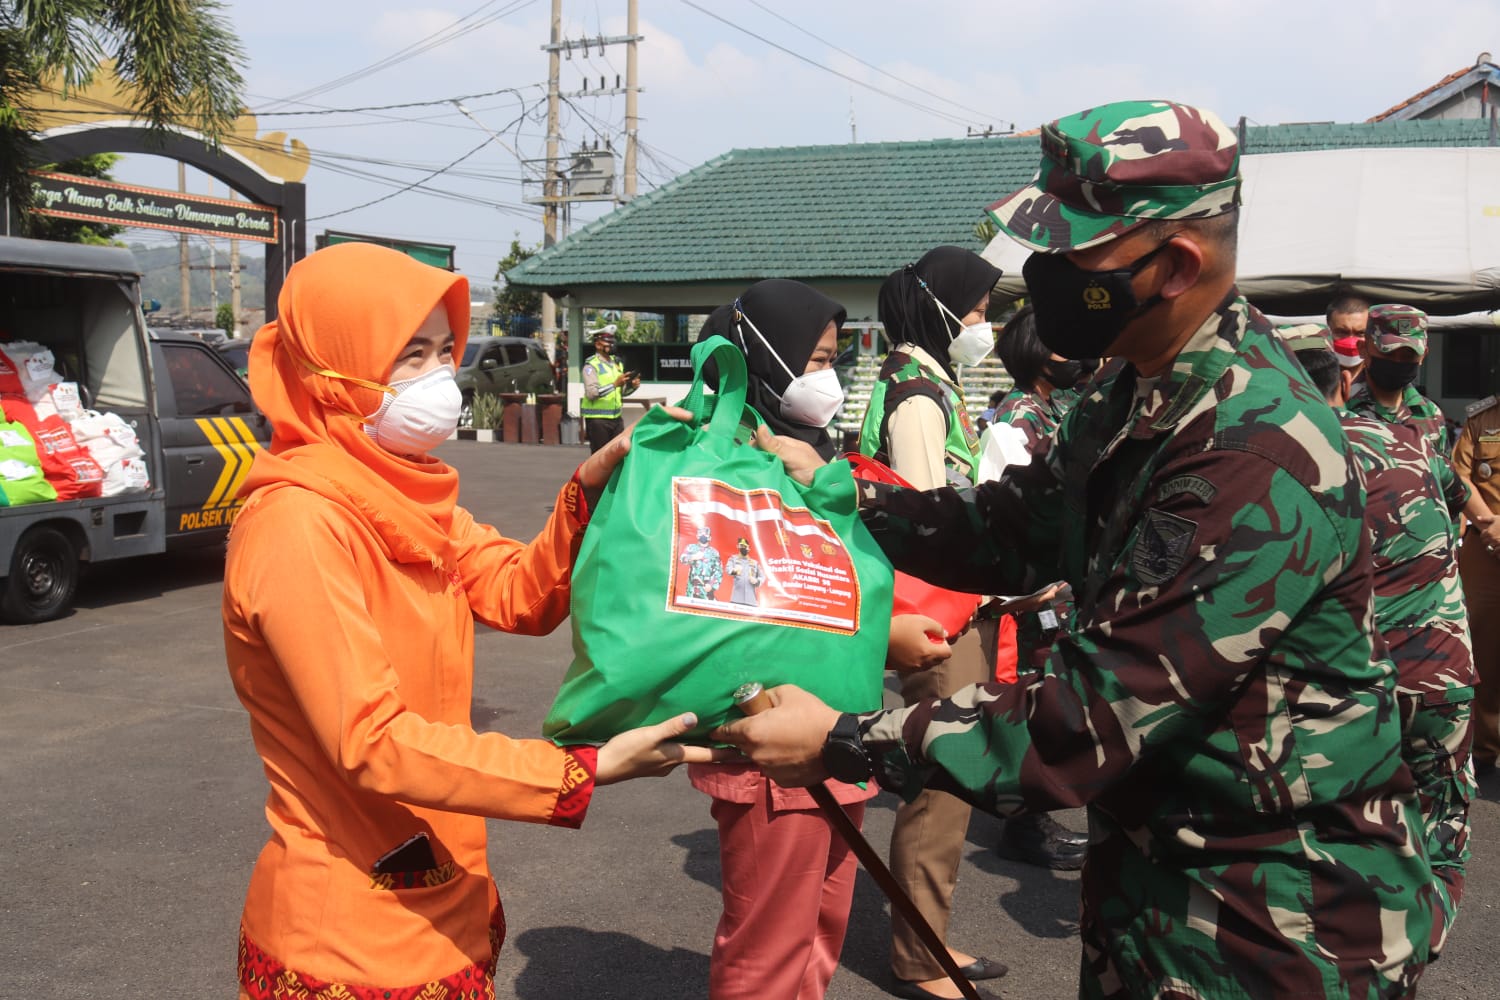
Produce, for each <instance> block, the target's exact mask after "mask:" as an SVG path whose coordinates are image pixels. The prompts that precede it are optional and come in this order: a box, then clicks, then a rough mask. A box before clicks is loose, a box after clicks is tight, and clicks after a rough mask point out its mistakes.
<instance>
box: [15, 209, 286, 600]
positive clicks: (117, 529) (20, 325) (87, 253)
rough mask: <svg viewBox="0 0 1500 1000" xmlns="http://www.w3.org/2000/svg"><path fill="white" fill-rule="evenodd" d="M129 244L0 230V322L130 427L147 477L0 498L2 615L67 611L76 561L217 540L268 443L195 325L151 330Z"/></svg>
mask: <svg viewBox="0 0 1500 1000" xmlns="http://www.w3.org/2000/svg"><path fill="white" fill-rule="evenodd" d="M140 274H141V269H140V267H139V265H138V264H137V263H136V260H135V258H134V257H133V256H132V255H131V253H130V251H129V250H126V249H123V248H120V247H99V246H80V245H76V244H72V243H52V242H46V241H40V240H27V239H14V238H8V237H0V329H3V330H5V331H6V332H8V333H10V334H11V335H12V336H13V338H14V339H16V340H31V341H37V342H39V343H41V344H42V345H44V346H45V347H47V348H49V349H50V350H51V351H52V353H53V355H54V356H55V358H56V361H57V364H58V370H59V373H63V372H66V374H67V376H68V380H69V381H73V382H76V384H77V386H78V393H79V397H80V399H81V401H82V402H83V403H84V404H85V405H87V406H89V407H91V408H93V409H95V410H99V411H101V412H107V413H113V414H115V415H117V416H118V417H120V418H121V420H123V421H124V422H125V424H127V425H129V427H130V428H131V429H132V430H133V431H134V432H135V434H136V436H137V438H138V443H139V446H140V448H141V450H142V451H143V452H144V453H145V454H144V462H145V466H146V470H147V473H148V478H149V485H148V486H146V487H144V488H137V489H126V490H124V491H122V492H119V493H116V494H114V495H110V496H103V495H99V496H85V497H79V498H75V499H66V500H51V501H43V502H38V503H28V504H21V505H16V506H6V507H0V573H3V574H4V578H3V579H0V617H4V618H5V619H7V620H9V621H12V622H21V623H31V622H40V621H47V620H48V619H52V618H57V617H58V616H60V615H63V614H66V613H67V611H68V609H69V608H70V607H71V606H72V603H73V598H74V595H75V592H76V590H77V586H78V579H79V573H80V568H81V565H82V564H92V563H101V562H105V561H107V560H112V559H124V558H132V557H135V556H144V555H152V554H155V553H160V552H164V551H166V550H168V549H176V548H179V547H188V546H211V545H219V546H222V545H223V544H224V538H225V536H226V535H227V534H228V532H229V526H230V525H231V524H232V523H233V522H234V519H235V517H236V516H237V515H238V514H239V512H240V506H241V503H242V500H241V499H240V497H239V487H240V485H241V484H242V483H243V482H244V481H245V478H246V476H248V475H249V472H250V465H251V462H252V461H253V459H254V457H255V453H256V452H258V451H260V450H261V449H263V448H264V447H265V446H266V445H267V444H268V443H269V442H270V440H271V427H270V424H269V422H267V420H266V418H265V417H264V416H263V415H262V414H260V413H258V412H257V411H256V409H255V405H254V403H253V401H252V400H251V398H250V390H249V388H248V387H247V386H246V385H245V383H244V381H243V380H242V379H240V378H239V377H238V376H237V375H236V374H235V373H234V371H233V369H232V368H230V366H229V364H228V363H227V362H226V361H225V360H224V358H223V357H222V356H221V355H220V354H219V352H217V351H215V350H214V349H213V348H212V347H210V346H209V345H208V343H206V342H205V341H204V340H203V338H201V337H198V336H196V335H195V334H193V333H192V332H184V331H175V330H153V331H148V330H147V329H146V327H145V323H144V320H143V317H142V314H141V310H140Z"/></svg>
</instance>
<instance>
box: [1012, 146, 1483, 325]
mask: <svg viewBox="0 0 1500 1000" xmlns="http://www.w3.org/2000/svg"><path fill="white" fill-rule="evenodd" d="M1241 169H1242V171H1243V172H1244V177H1245V182H1244V189H1243V201H1244V208H1243V209H1242V213H1241V217H1240V250H1239V286H1240V290H1241V291H1242V292H1244V294H1245V295H1246V297H1248V298H1249V299H1250V300H1251V301H1253V302H1255V303H1256V304H1257V305H1258V306H1260V307H1261V308H1262V309H1264V310H1266V311H1267V312H1277V313H1283V314H1293V315H1296V314H1319V315H1321V314H1322V312H1323V309H1324V307H1325V305H1326V304H1327V302H1328V300H1329V299H1330V298H1332V297H1333V295H1334V293H1335V292H1336V291H1338V290H1340V289H1344V290H1348V291H1352V292H1355V293H1358V294H1361V295H1364V296H1366V297H1368V298H1370V299H1372V300H1374V301H1378V302H1391V301H1395V302H1405V303H1409V304H1411V305H1415V306H1418V307H1420V308H1422V309H1425V310H1427V311H1428V312H1431V313H1444V314H1454V313H1464V312H1471V311H1476V310H1491V309H1497V308H1500V148H1495V147H1466V148H1455V147H1446V148H1422V149H1335V150H1321V151H1314V152H1303V153H1267V154H1261V155H1249V156H1246V157H1244V158H1243V160H1242V161H1241ZM1027 253H1028V252H1027V251H1026V250H1025V249H1024V248H1022V247H1021V246H1020V245H1019V244H1017V243H1015V242H1014V241H1013V240H1011V239H1010V238H1009V237H1007V236H1006V235H1005V234H1003V233H1002V234H1000V235H999V236H996V237H995V238H994V239H993V240H991V241H990V244H989V246H987V247H986V248H985V250H984V254H983V256H984V257H985V259H987V260H989V261H990V262H991V263H993V264H995V265H996V266H997V267H999V268H1001V269H1002V270H1003V271H1004V272H1005V276H1004V277H1003V278H1002V279H1001V281H1000V285H999V290H1000V291H1001V292H1009V293H1010V294H1011V295H1022V294H1024V292H1025V286H1024V284H1023V283H1022V280H1021V265H1022V264H1023V263H1025V260H1026V257H1027Z"/></svg>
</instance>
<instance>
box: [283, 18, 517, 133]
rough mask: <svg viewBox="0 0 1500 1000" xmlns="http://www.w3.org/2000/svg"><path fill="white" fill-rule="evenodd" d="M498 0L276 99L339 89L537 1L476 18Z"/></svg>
mask: <svg viewBox="0 0 1500 1000" xmlns="http://www.w3.org/2000/svg"><path fill="white" fill-rule="evenodd" d="M498 2H499V0H486V2H485V3H482V4H480V5H479V6H478V7H476V8H475V9H474V10H472V11H470V12H469V13H467V14H465V15H464V16H463V17H461V18H459V19H458V20H457V21H455V22H453V23H452V24H450V25H447V26H445V27H443V28H439V29H438V30H437V31H434V32H433V33H432V34H430V35H426V36H424V37H423V38H419V39H417V40H416V41H415V42H412V43H411V44H410V45H408V46H406V47H405V48H403V49H399V50H397V51H396V52H393V53H391V54H390V55H388V56H385V57H383V58H381V59H377V60H376V61H375V62H373V63H370V64H369V65H368V66H363V67H361V68H359V69H356V70H352V71H350V72H348V73H345V74H344V75H343V76H341V77H336V78H335V79H333V80H329V81H328V82H327V83H322V84H319V85H318V86H315V87H311V88H309V89H307V90H304V91H301V92H300V93H296V94H292V95H291V96H290V97H285V98H281V99H280V100H278V101H276V102H275V103H276V104H277V105H284V104H294V103H297V102H298V101H301V100H303V99H305V98H308V97H315V96H317V95H318V94H326V93H328V92H329V91H331V90H337V89H339V88H340V87H345V86H348V85H349V84H351V83H354V82H355V81H356V80H361V79H364V78H365V77H367V76H371V75H373V74H375V73H378V72H380V71H381V70H383V69H389V68H390V67H392V66H395V65H397V64H399V63H402V62H405V61H406V60H408V59H411V58H414V57H416V56H419V55H421V54H422V53H424V52H428V51H430V50H432V49H435V48H437V47H438V46H440V45H445V44H447V43H448V42H451V41H453V40H454V39H456V38H459V37H461V36H463V35H464V34H467V33H468V32H470V31H473V30H477V29H479V28H482V27H485V26H486V25H489V24H493V23H494V22H495V21H498V20H500V19H501V18H504V17H507V16H509V15H510V14H513V13H515V12H516V11H518V10H521V9H522V8H525V7H529V6H531V5H532V4H533V3H535V2H536V0H512V2H511V4H510V6H508V7H506V8H505V9H504V10H501V11H499V12H497V13H495V14H491V15H490V16H488V17H486V18H484V19H482V20H475V18H478V17H479V15H480V14H482V13H484V12H485V10H487V9H488V8H490V7H493V6H494V5H495V4H496V3H498ZM468 21H472V22H473V23H471V24H465V22H468ZM267 110H269V109H267Z"/></svg>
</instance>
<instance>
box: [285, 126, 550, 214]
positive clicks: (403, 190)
mask: <svg viewBox="0 0 1500 1000" xmlns="http://www.w3.org/2000/svg"><path fill="white" fill-rule="evenodd" d="M526 114H527V112H526V110H524V109H523V110H522V112H521V114H519V115H517V116H516V118H515V119H514V121H513V122H511V123H509V124H507V125H506V126H505V128H506V129H509V128H510V127H511V125H512V124H516V123H519V122H520V121H522V120H523V119H524V118H525V117H526ZM502 131H503V130H502ZM494 141H495V140H494V137H493V135H487V136H485V139H484V142H481V143H480V144H479V145H477V146H475V147H474V148H473V149H471V150H469V151H468V152H467V153H464V154H463V155H462V156H460V157H458V159H456V160H453V161H452V162H450V163H446V164H444V165H443V166H441V167H439V168H437V169H436V170H433V171H430V172H428V173H427V174H426V175H424V176H422V177H419V178H418V179H417V180H415V181H412V182H411V183H410V184H407V185H405V186H403V187H401V188H398V189H397V190H395V191H392V192H391V193H390V194H387V195H382V196H381V197H379V198H376V199H374V200H372V201H367V202H364V203H363V204H360V205H354V206H352V207H350V208H345V209H340V210H339V211H337V212H329V213H326V214H324V215H315V216H311V217H310V218H308V220H307V221H308V222H316V221H318V220H320V219H331V218H333V217H335V216H338V215H347V214H348V213H349V212H354V211H358V210H359V209H362V208H369V207H370V206H371V205H378V204H380V203H381V202H384V201H389V200H390V199H392V198H394V197H396V196H397V195H400V194H405V193H406V192H407V191H410V190H412V189H414V188H420V187H421V186H422V185H423V184H424V183H425V182H426V181H429V180H431V179H432V178H434V177H437V176H438V175H440V174H444V173H447V172H448V171H449V170H452V169H453V168H454V167H456V166H458V165H459V164H460V163H462V162H464V161H465V160H467V159H468V158H469V157H471V156H473V155H474V154H475V153H477V152H479V151H480V150H481V149H484V148H485V147H486V146H488V145H489V144H490V143H492V142H494ZM496 207H497V208H498V207H500V206H498V205H497V206H496ZM526 214H527V215H528V216H529V214H530V213H526Z"/></svg>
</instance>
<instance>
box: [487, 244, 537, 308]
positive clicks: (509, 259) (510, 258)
mask: <svg viewBox="0 0 1500 1000" xmlns="http://www.w3.org/2000/svg"><path fill="white" fill-rule="evenodd" d="M536 252H537V248H536V247H532V248H531V249H529V250H528V249H527V248H525V247H523V246H521V234H520V233H517V234H516V238H515V239H513V240H511V241H510V253H508V254H506V255H505V257H504V258H503V259H501V261H500V266H499V267H498V268H496V269H495V318H496V319H498V320H500V322H501V323H506V324H508V323H509V322H510V320H511V319H513V318H514V317H516V316H540V315H541V314H542V293H541V292H534V291H532V290H530V289H529V288H519V287H517V286H516V285H512V284H511V283H510V282H509V281H507V280H506V279H505V272H506V271H509V270H510V269H511V268H513V267H517V266H519V265H520V264H521V263H522V262H523V261H526V260H529V259H530V258H532V257H533V256H535V255H536Z"/></svg>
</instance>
